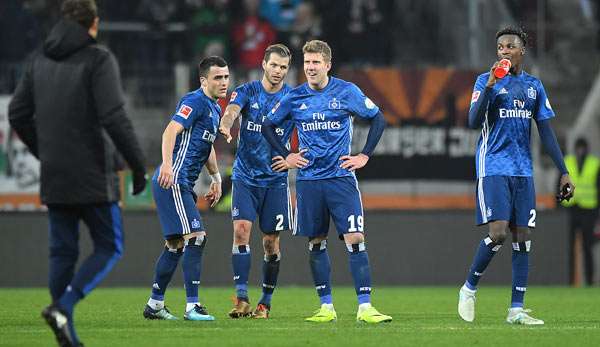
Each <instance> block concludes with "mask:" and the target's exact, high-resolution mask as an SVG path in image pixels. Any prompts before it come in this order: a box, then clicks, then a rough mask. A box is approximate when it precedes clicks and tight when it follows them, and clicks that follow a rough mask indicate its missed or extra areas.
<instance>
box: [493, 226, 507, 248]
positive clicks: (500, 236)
mask: <svg viewBox="0 0 600 347" xmlns="http://www.w3.org/2000/svg"><path fill="white" fill-rule="evenodd" d="M506 227H507V225H506V223H505V222H503V221H500V222H493V223H490V231H489V236H490V238H491V239H492V241H494V243H495V244H497V245H502V244H504V241H505V240H506V237H507V234H508V233H507V232H506Z"/></svg>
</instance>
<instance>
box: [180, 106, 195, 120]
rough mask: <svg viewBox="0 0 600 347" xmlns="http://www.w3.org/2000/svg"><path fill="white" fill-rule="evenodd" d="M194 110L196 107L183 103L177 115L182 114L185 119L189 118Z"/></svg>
mask: <svg viewBox="0 0 600 347" xmlns="http://www.w3.org/2000/svg"><path fill="white" fill-rule="evenodd" d="M193 110H194V109H193V108H191V107H189V106H188V105H181V107H180V108H179V111H177V113H176V115H177V116H181V117H183V118H184V119H188V117H189V116H190V114H192V111H193Z"/></svg>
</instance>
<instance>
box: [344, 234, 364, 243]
mask: <svg viewBox="0 0 600 347" xmlns="http://www.w3.org/2000/svg"><path fill="white" fill-rule="evenodd" d="M344 242H346V244H347V245H354V244H359V243H364V242H365V235H364V234H363V233H348V234H344Z"/></svg>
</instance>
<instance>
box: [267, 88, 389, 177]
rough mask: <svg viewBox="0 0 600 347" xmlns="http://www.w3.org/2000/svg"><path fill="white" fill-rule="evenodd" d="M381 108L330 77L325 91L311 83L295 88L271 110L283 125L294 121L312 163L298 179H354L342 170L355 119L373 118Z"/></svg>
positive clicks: (273, 117)
mask: <svg viewBox="0 0 600 347" xmlns="http://www.w3.org/2000/svg"><path fill="white" fill-rule="evenodd" d="M378 112H379V108H378V107H377V105H375V104H374V103H373V102H372V101H371V99H369V98H367V97H366V96H365V95H364V94H363V92H362V91H361V90H360V89H359V88H358V87H357V86H356V85H355V84H353V83H350V82H346V81H344V80H341V79H338V78H335V77H330V79H329V83H328V84H327V86H326V87H325V88H324V89H322V90H313V89H311V88H310V87H309V86H308V84H307V83H304V84H302V85H300V86H298V87H296V88H294V89H292V90H291V91H290V92H289V93H288V94H287V95H286V96H284V97H283V99H282V100H281V103H280V104H277V105H276V106H275V108H274V109H273V110H272V111H271V116H270V118H271V121H272V122H273V123H274V124H275V125H277V126H279V125H281V124H283V122H284V121H286V120H288V119H289V120H292V122H293V123H294V125H295V126H296V128H297V129H298V140H299V142H300V149H307V150H308V152H306V153H305V154H304V157H305V158H306V159H308V160H309V164H308V165H307V166H306V167H304V168H302V169H300V170H298V175H297V179H298V180H319V179H326V178H332V177H345V176H354V173H353V172H350V171H348V170H347V169H342V168H340V164H341V163H342V162H341V161H340V157H341V156H344V155H349V154H350V145H351V143H352V117H353V116H358V117H361V118H367V119H369V118H373V117H375V116H376V115H377V113H378Z"/></svg>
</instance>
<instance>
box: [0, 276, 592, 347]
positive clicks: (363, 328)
mask: <svg viewBox="0 0 600 347" xmlns="http://www.w3.org/2000/svg"><path fill="white" fill-rule="evenodd" d="M528 289H529V290H528V292H527V300H526V302H527V306H528V307H530V308H533V309H534V312H533V315H534V316H535V317H537V318H540V319H543V320H545V321H546V325H545V326H543V327H523V326H512V325H508V324H506V323H504V318H505V316H506V307H507V303H508V301H509V296H510V291H509V288H489V287H487V288H486V287H482V288H481V289H480V290H479V293H478V301H477V317H476V321H475V323H472V324H468V323H464V322H462V321H461V320H460V319H459V318H458V315H457V313H456V299H457V294H458V293H457V291H458V288H447V287H424V288H422V287H388V288H376V290H375V291H374V293H373V298H374V305H375V307H377V308H378V309H379V310H380V311H381V312H383V313H386V314H389V315H392V316H393V317H394V321H393V322H392V323H389V324H385V325H376V326H373V325H363V324H357V323H356V322H355V314H356V313H355V309H356V303H355V300H356V299H355V296H354V290H353V289H352V288H334V292H333V294H334V303H335V307H336V311H337V313H338V321H337V322H335V323H327V324H315V323H306V322H304V321H303V318H304V317H306V316H309V315H311V314H312V312H313V311H314V310H315V309H316V308H317V307H318V300H317V298H316V295H315V293H314V290H313V289H310V288H294V287H283V288H278V289H277V291H276V293H275V295H274V297H273V308H274V310H273V312H272V315H271V319H269V320H268V321H256V320H251V319H240V320H232V319H229V318H227V316H226V313H227V311H228V310H229V309H230V307H231V301H230V299H229V296H230V295H231V293H232V289H230V288H226V289H223V288H202V289H201V292H200V294H201V298H202V300H203V302H204V303H206V305H207V306H208V309H209V311H210V312H211V313H212V314H213V315H215V316H216V318H217V320H216V321H215V322H187V321H183V320H180V321H173V322H166V321H147V320H144V319H143V318H142V309H143V307H144V305H145V303H146V300H147V295H148V294H149V289H147V288H142V289H140V288H131V289H106V288H102V289H98V290H96V291H94V292H93V293H92V295H91V296H90V297H88V298H87V299H86V300H85V301H83V302H82V303H81V304H80V305H79V306H78V307H77V316H76V322H77V327H78V332H79V335H80V337H81V339H82V341H83V342H84V343H85V344H86V346H88V347H89V346H92V347H93V346H109V347H116V346H223V345H236V346H259V345H262V346H283V345H285V346H300V345H305V346H325V345H327V346H337V345H344V346H392V345H396V346H397V345H407V346H431V345H443V346H448V345H456V346H473V345H480V346H490V345H495V346H522V347H526V346H562V347H566V346H600V290H599V289H571V288H555V287H536V286H533V287H530V288H528ZM258 294H259V293H258V290H256V291H251V297H252V298H254V299H256V298H257V296H258ZM0 295H1V298H2V307H1V314H0V345H2V346H53V345H55V344H54V338H53V335H52V334H51V332H50V330H49V329H48V328H47V326H46V325H45V324H44V323H43V321H42V319H41V318H40V311H41V310H42V308H43V307H44V306H45V305H46V304H47V303H48V300H49V297H48V294H47V290H46V289H0ZM167 304H168V305H169V306H170V308H171V311H172V312H173V313H174V314H175V315H176V316H178V317H182V314H183V312H182V311H183V307H184V293H183V290H182V289H180V288H174V289H171V290H169V292H168V302H167Z"/></svg>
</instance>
